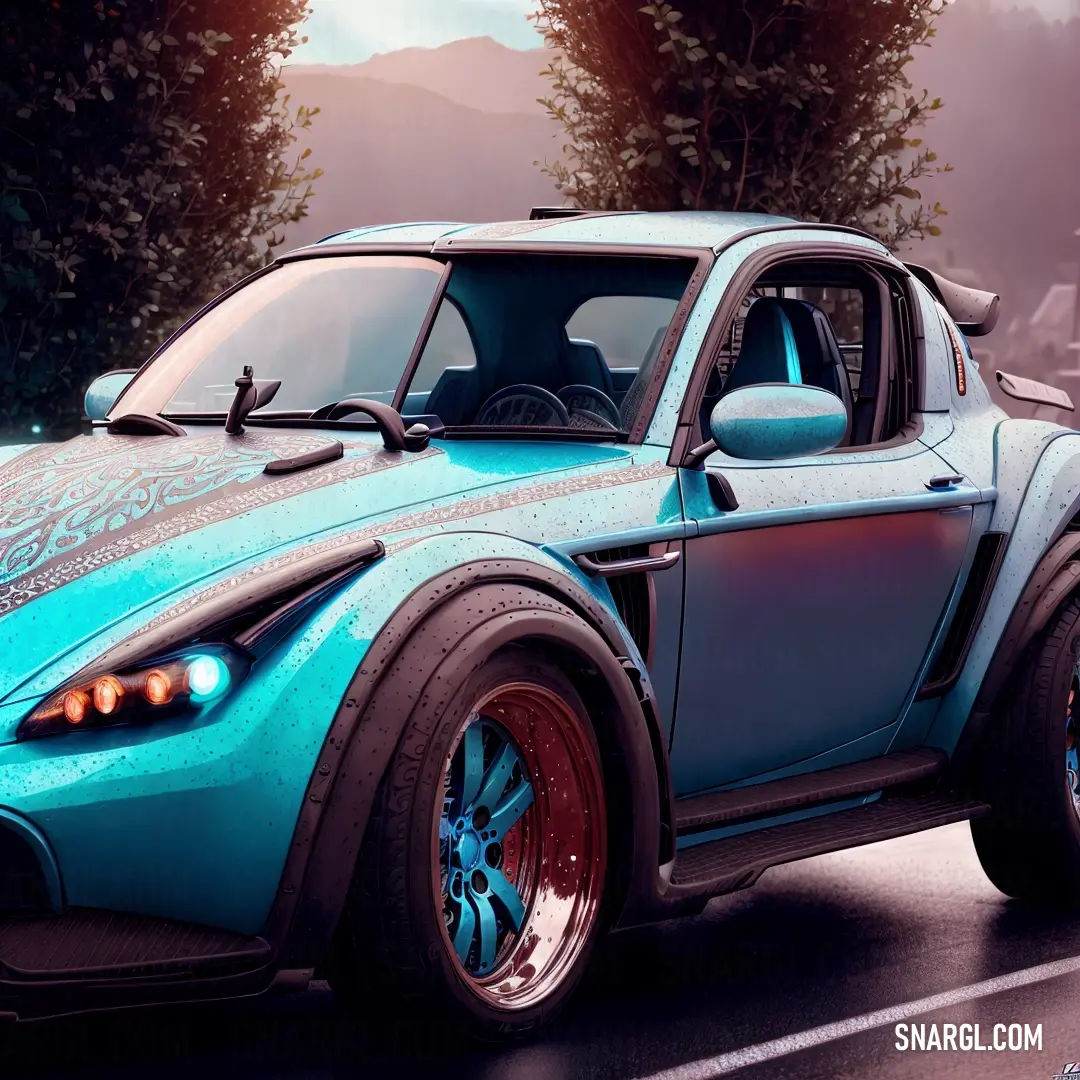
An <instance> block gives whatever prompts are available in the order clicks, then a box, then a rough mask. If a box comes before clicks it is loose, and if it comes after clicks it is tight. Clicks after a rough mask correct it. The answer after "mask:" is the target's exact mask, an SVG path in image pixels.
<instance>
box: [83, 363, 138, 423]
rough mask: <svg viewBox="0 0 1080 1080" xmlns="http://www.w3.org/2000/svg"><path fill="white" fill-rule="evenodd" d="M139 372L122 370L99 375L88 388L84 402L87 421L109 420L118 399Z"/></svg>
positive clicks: (130, 369)
mask: <svg viewBox="0 0 1080 1080" xmlns="http://www.w3.org/2000/svg"><path fill="white" fill-rule="evenodd" d="M138 370H139V369H138V368H122V369H119V370H117V371H107V372H106V373H105V374H104V375H99V376H98V377H97V378H96V379H95V380H94V381H93V382H92V383H91V384H90V386H89V387H88V389H87V391H86V397H85V399H84V401H83V408H84V409H85V410H86V417H87V419H88V420H105V419H107V418H108V415H109V413H110V412H111V411H112V407H113V406H114V405H115V404H116V401H117V398H119V397H120V395H121V394H122V393H123V392H124V391H125V390H126V389H127V388H128V385H129V384H130V382H131V380H132V379H134V378H135V374H136V372H137V371H138Z"/></svg>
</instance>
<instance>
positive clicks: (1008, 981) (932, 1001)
mask: <svg viewBox="0 0 1080 1080" xmlns="http://www.w3.org/2000/svg"><path fill="white" fill-rule="evenodd" d="M1075 971H1080V956H1074V957H1071V958H1070V959H1068V960H1056V961H1054V963H1051V964H1040V965H1039V966H1038V967H1032V968H1025V969H1024V970H1023V971H1014V972H1013V973H1012V974H1011V975H999V976H998V977H997V978H996V979H987V980H986V981H985V982H980V983H975V984H974V985H973V986H962V987H961V988H960V989H959V990H947V991H946V992H945V993H943V994H934V996H933V997H927V998H921V999H920V1000H919V1001H909V1002H908V1003H907V1004H905V1005H894V1006H892V1007H891V1008H889V1009H879V1010H878V1011H877V1012H872V1013H865V1014H864V1015H863V1016H853V1017H852V1018H851V1019H850V1020H838V1021H837V1022H836V1023H835V1024H823V1025H822V1026H821V1027H816V1028H811V1029H810V1030H809V1031H800V1032H798V1033H797V1034H795V1035H785V1036H784V1037H783V1038H782V1039H773V1040H772V1042H764V1043H757V1044H756V1045H755V1046H746V1047H743V1049H741V1050H732V1051H731V1052H730V1053H727V1054H718V1055H717V1056H716V1057H711V1058H702V1059H701V1060H700V1061H691V1062H688V1063H687V1064H686V1065H676V1066H675V1068H673V1069H665V1070H664V1071H663V1072H658V1073H654V1074H653V1075H652V1076H649V1077H647V1078H645V1080H714V1078H715V1077H718V1076H727V1075H728V1074H729V1073H733V1072H735V1071H736V1070H738V1069H745V1068H746V1067H747V1066H748V1065H760V1064H761V1063H762V1062H763V1061H774V1060H775V1059H776V1058H781V1057H786V1056H787V1055H788V1054H794V1053H797V1052H798V1051H800V1050H809V1049H810V1048H811V1047H814V1046H821V1045H822V1044H823V1043H828V1042H835V1041H836V1040H837V1039H846V1038H848V1037H849V1036H851V1035H858V1034H860V1033H861V1032H863V1031H872V1030H873V1029H874V1028H880V1027H887V1026H888V1025H889V1024H898V1023H900V1022H901V1021H903V1020H909V1019H911V1017H913V1016H921V1015H922V1014H923V1013H928V1012H936V1011H937V1010H938V1009H946V1008H949V1007H950V1006H952V1005H961V1004H963V1003H964V1002H965V1001H975V1000H976V999H977V998H984V997H989V996H990V995H991V994H1000V993H1002V991H1004V990H1015V989H1016V988H1017V987H1020V986H1030V985H1031V984H1032V983H1038V982H1044V981H1045V980H1047V979H1056V978H1058V977H1059V976H1061V975H1070V974H1072V973H1073V972H1075Z"/></svg>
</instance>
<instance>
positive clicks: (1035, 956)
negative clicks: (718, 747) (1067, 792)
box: [0, 872, 1080, 1080]
mask: <svg viewBox="0 0 1080 1080" xmlns="http://www.w3.org/2000/svg"><path fill="white" fill-rule="evenodd" d="M979 908H980V910H979V912H978V913H977V917H973V916H972V915H971V909H970V908H969V909H968V910H967V911H966V912H965V914H964V917H963V918H955V917H952V918H950V917H948V914H947V913H946V915H945V916H944V917H942V916H940V915H935V914H934V913H933V912H928V911H927V910H926V908H925V907H922V906H920V905H919V904H918V903H916V902H914V901H913V900H912V899H911V898H910V897H906V898H902V899H900V900H898V899H897V898H895V897H890V896H889V895H887V894H886V895H880V894H878V893H872V894H870V893H865V892H857V893H855V894H849V893H847V892H845V890H844V887H843V883H842V882H840V883H837V882H830V881H829V880H828V879H823V878H821V877H820V876H813V875H809V876H808V875H802V874H800V873H799V872H789V873H787V874H785V875H781V876H779V878H778V880H777V882H776V883H775V884H774V885H773V886H772V887H770V888H769V889H767V890H762V891H758V892H750V893H746V894H741V895H739V896H735V897H728V898H725V899H723V900H720V901H714V902H713V904H711V905H710V906H709V908H708V909H707V910H706V912H705V913H704V914H703V915H701V916H699V917H697V918H694V919H687V920H683V921H681V922H672V923H665V924H661V925H658V926H655V927H645V928H641V929H637V930H632V931H627V932H625V933H621V934H617V935H614V936H612V937H611V938H609V939H607V940H606V941H604V942H603V943H602V944H601V946H600V948H599V949H598V951H597V955H596V958H595V963H594V964H593V966H592V969H591V970H590V972H589V975H588V977H587V979H586V980H585V983H584V985H583V986H582V988H581V991H580V993H579V994H578V996H577V997H576V999H575V1000H574V1002H573V1003H572V1005H571V1006H570V1008H569V1010H568V1011H567V1012H566V1013H565V1014H564V1016H563V1017H562V1018H561V1019H560V1020H559V1021H557V1022H556V1024H555V1025H554V1027H553V1028H552V1029H550V1030H549V1031H548V1032H547V1033H546V1034H545V1035H544V1036H542V1037H540V1038H539V1039H537V1040H535V1041H534V1042H532V1043H531V1044H524V1045H520V1046H516V1047H511V1048H503V1049H499V1050H489V1049H475V1048H465V1047H463V1046H461V1045H455V1044H453V1043H450V1044H448V1043H447V1042H446V1040H445V1037H444V1036H443V1035H442V1034H440V1033H433V1032H426V1031H423V1030H420V1031H417V1030H415V1029H413V1030H410V1031H408V1032H407V1033H405V1032H403V1031H397V1032H393V1031H391V1032H387V1031H386V1030H385V1029H384V1028H383V1027H382V1026H381V1025H380V1027H379V1028H378V1029H374V1028H373V1025H371V1024H370V1023H365V1020H364V1018H363V1017H361V1018H359V1019H358V1020H357V1019H355V1018H353V1017H351V1016H349V1015H346V1014H345V1013H344V1012H343V1011H342V1010H341V1009H339V1008H338V1007H337V1005H336V1003H335V1002H334V1000H333V995H332V994H331V993H330V991H329V989H328V988H327V987H326V985H325V984H320V983H316V984H315V985H314V987H313V989H312V990H310V991H309V992H308V993H306V994H303V995H295V996H293V997H288V998H272V999H271V998H265V999H251V1000H248V1001H240V1002H230V1003H225V1004H221V1005H201V1006H192V1007H177V1008H168V1009H155V1010H135V1011H129V1012H126V1013H118V1014H113V1015H91V1016H84V1017H74V1018H68V1019H63V1020H58V1021H50V1022H47V1023H38V1024H31V1025H19V1026H11V1027H6V1028H2V1029H0V1075H2V1076H3V1077H4V1078H5V1080H9V1078H12V1077H21V1076H35V1077H48V1076H57V1077H59V1076H63V1077H65V1078H75V1077H80V1076H99V1075H100V1076H105V1075H107V1076H109V1077H110V1080H112V1078H123V1077H127V1076H130V1077H136V1076H138V1077H140V1078H141V1077H145V1076H147V1075H150V1074H153V1075H154V1076H155V1078H163V1080H164V1078H168V1077H172V1076H177V1077H179V1076H184V1077H192V1076H200V1075H201V1076H205V1077H212V1076H218V1075H223V1074H224V1073H226V1072H227V1073H229V1074H230V1075H241V1076H244V1077H260V1076H267V1077H269V1076H273V1077H294V1076H295V1077H300V1076H303V1077H320V1078H322V1077H327V1078H329V1077H338V1076H365V1077H367V1076H370V1077H380V1078H381V1077H389V1076H393V1077H394V1078H395V1080H407V1078H411V1077H414V1076H415V1077H424V1078H430V1077H433V1076H436V1075H437V1076H438V1077H439V1080H453V1078H456V1077H459V1076H460V1077H475V1078H478V1080H487V1078H490V1080H495V1078H499V1080H519V1078H521V1080H523V1078H529V1080H532V1078H533V1077H543V1078H544V1080H557V1078H561V1077H567V1078H571V1077H572V1078H574V1080H586V1078H596V1080H607V1078H615V1077H619V1078H625V1077H633V1076H643V1075H648V1074H649V1073H651V1072H654V1071H656V1070H659V1069H662V1068H666V1067H669V1066H671V1065H674V1064H680V1063H682V1062H685V1061H688V1060H695V1059H698V1058H701V1057H707V1056H710V1055H712V1054H717V1053H723V1052H725V1051H727V1050H730V1049H736V1048H738V1047H741V1046H746V1045H749V1044H753V1043H756V1042H760V1041H763V1040H766V1039H771V1038H776V1037H779V1036H780V1035H783V1034H786V1033H789V1032H791V1031H799V1030H804V1029H806V1028H809V1027H813V1026H815V1025H817V1024H821V1023H827V1022H829V1021H832V1020H836V1019H841V1018H844V1017H848V1016H853V1015H858V1014H860V1013H864V1012H867V1011H871V1010H873V1009H877V1008H881V1007H884V1006H886V1005H892V1004H896V1003H899V1002H903V1001H909V1000H912V999H915V998H919V997H922V996H926V995H928V994H932V993H937V992H939V991H941V990H943V989H948V988H952V987H955V986H960V985H965V984H966V983H970V982H974V981H978V980H979V979H983V978H989V977H991V976H993V975H997V974H1002V973H1004V972H1006V971H1013V970H1017V969H1019V968H1023V967H1027V966H1031V965H1032V964H1035V963H1041V962H1044V961H1046V960H1051V959H1057V958H1059V957H1062V956H1065V955H1071V954H1073V953H1076V952H1080V920H1077V919H1076V918H1075V917H1065V916H1062V915H1061V914H1060V913H1056V912H1038V911H1030V910H1026V909H1024V908H1021V907H1019V906H1017V905H1014V904H1011V903H1008V902H1006V901H1004V900H1002V902H1001V903H1000V904H984V905H980V906H979Z"/></svg>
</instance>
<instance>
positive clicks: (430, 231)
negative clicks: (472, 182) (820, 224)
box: [322, 210, 797, 250]
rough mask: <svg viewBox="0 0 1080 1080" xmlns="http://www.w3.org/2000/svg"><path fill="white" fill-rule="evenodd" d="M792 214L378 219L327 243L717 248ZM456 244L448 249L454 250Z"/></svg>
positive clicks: (781, 222)
mask: <svg viewBox="0 0 1080 1080" xmlns="http://www.w3.org/2000/svg"><path fill="white" fill-rule="evenodd" d="M794 224H797V222H796V221H795V219H793V218H783V217H773V216H771V215H768V214H731V213H720V212H711V211H698V210H683V211H674V212H668V213H637V212H633V213H624V214H585V215H582V216H580V217H572V218H554V219H549V220H544V221H507V222H498V223H495V224H491V225H464V224H461V223H454V222H446V221H440V222H420V223H413V224H405V225H374V226H371V227H369V228H364V229H353V230H351V231H348V232H342V233H338V234H336V235H334V236H329V237H327V238H326V239H325V240H323V241H322V243H324V244H329V243H332V244H334V245H335V246H338V245H341V244H356V245H372V246H396V245H398V244H409V245H412V244H417V245H428V244H430V245H432V246H435V245H436V244H438V245H439V246H442V245H443V244H447V243H452V244H453V247H457V246H459V245H460V246H464V245H465V244H471V243H472V242H474V241H476V242H482V241H489V240H493V241H498V242H499V245H500V246H502V245H503V244H512V243H515V242H520V243H530V242H533V243H535V242H538V241H542V242H543V243H544V244H545V245H547V244H551V245H552V246H557V245H559V244H573V245H582V244H605V245H613V246H627V247H657V248H700V249H701V250H713V249H715V248H717V247H720V246H721V245H723V244H725V243H727V242H728V241H729V240H731V239H732V238H733V237H735V236H737V235H739V234H740V233H744V232H746V231H747V230H749V229H760V228H763V227H768V226H770V225H785V226H791V225H794ZM453 247H451V248H450V250H453Z"/></svg>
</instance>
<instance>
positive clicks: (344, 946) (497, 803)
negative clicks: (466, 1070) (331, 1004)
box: [332, 648, 607, 1037]
mask: <svg viewBox="0 0 1080 1080" xmlns="http://www.w3.org/2000/svg"><path fill="white" fill-rule="evenodd" d="M445 666H446V665H444V667H445ZM451 666H452V663H451ZM444 700H447V699H444ZM606 851H607V829H606V817H605V806H604V792H603V778H602V773H601V766H600V758H599V753H598V751H597V746H596V741H595V737H594V735H593V732H592V729H591V727H590V724H589V720H588V716H587V713H586V711H585V708H584V705H583V704H582V701H581V699H580V697H579V696H578V694H577V692H576V690H575V689H574V686H573V684H572V683H571V682H570V680H569V679H568V678H567V677H566V676H565V675H564V674H563V673H562V672H561V671H560V670H559V669H558V668H557V667H556V666H554V665H553V664H551V663H550V662H549V661H548V660H546V659H545V658H544V657H543V656H540V655H537V654H535V653H532V652H529V651H526V650H525V649H522V648H511V649H508V650H504V651H503V652H502V653H500V654H499V655H497V656H495V657H493V658H492V659H491V660H490V661H488V662H486V663H485V664H483V666H481V667H479V668H477V669H476V670H475V671H473V673H472V674H471V675H469V676H468V677H467V678H465V679H464V681H463V683H462V685H461V686H460V687H459V688H458V689H457V691H456V692H455V693H454V694H453V695H451V696H450V697H449V699H448V700H447V704H446V707H445V708H442V709H438V708H435V709H432V708H431V707H430V706H429V705H425V700H424V699H421V702H420V704H419V705H418V706H417V708H416V709H414V710H413V713H412V715H411V716H410V718H409V722H408V725H407V729H406V732H405V735H404V737H403V739H402V741H401V744H400V748H399V752H398V755H397V758H396V759H395V761H394V762H393V763H392V765H391V768H390V771H389V773H388V775H387V777H386V778H385V780H384V783H383V788H382V792H381V797H380V799H379V800H378V804H377V807H376V811H375V816H374V818H373V820H372V823H371V827H370V829H369V834H368V836H367V838H366V840H365V845H364V851H363V854H362V856H361V860H360V865H359V867H358V871H357V876H356V879H355V881H354V886H353V890H352V894H351V896H350V900H349V904H348V908H347V911H346V913H345V916H344V919H343V923H342V927H341V930H340V932H339V935H338V943H337V952H338V955H337V957H336V963H335V965H334V968H335V973H334V975H333V977H332V982H333V984H334V988H335V990H336V991H340V992H342V993H343V994H344V995H345V996H352V997H355V996H357V993H356V991H357V987H358V986H359V985H360V984H361V982H363V983H366V984H367V985H369V986H374V987H379V988H380V990H385V988H387V987H392V988H393V989H394V990H396V991H397V995H398V997H399V1001H400V1003H401V1005H402V1006H403V1007H404V1008H405V1009H406V1011H408V1012H409V1013H413V1014H415V1013H417V1012H419V1013H422V1014H425V1018H426V1019H435V1020H439V1021H443V1022H444V1023H447V1024H448V1025H449V1026H451V1027H454V1028H459V1029H460V1028H465V1029H466V1030H468V1031H469V1032H471V1033H473V1034H476V1035H479V1036H481V1037H492V1036H497V1035H506V1034H513V1033H516V1032H520V1031H523V1030H527V1029H529V1028H532V1027H534V1026H536V1025H537V1024H538V1023H540V1022H541V1021H543V1020H545V1019H547V1018H548V1017H549V1016H550V1015H551V1013H552V1012H553V1011H554V1010H555V1009H557V1008H558V1007H559V1006H560V1005H562V1004H563V1003H564V1002H565V1000H566V999H567V997H568V996H569V995H570V993H571V992H572V990H573V988H574V986H575V985H576V983H577V981H578V979H579V978H580V976H581V973H582V970H583V967H584V965H585V963H586V962H587V958H588V953H589V950H590V947H591V945H592V942H593V939H594V937H595V935H596V932H597V928H598V924H599V913H600V907H601V900H602V894H603V885H604V878H605V871H606ZM369 965H371V966H373V967H374V968H375V970H374V971H371V970H368V968H369ZM369 996H370V995H369Z"/></svg>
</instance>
